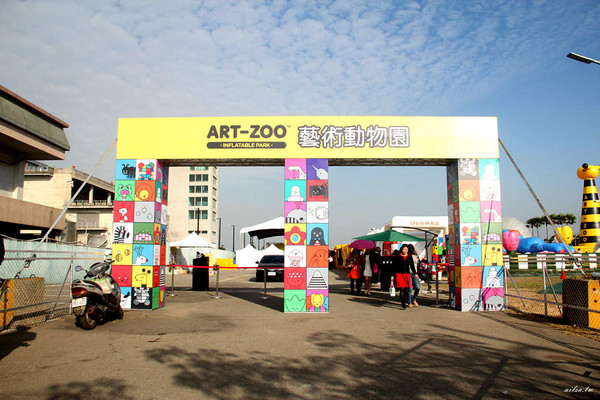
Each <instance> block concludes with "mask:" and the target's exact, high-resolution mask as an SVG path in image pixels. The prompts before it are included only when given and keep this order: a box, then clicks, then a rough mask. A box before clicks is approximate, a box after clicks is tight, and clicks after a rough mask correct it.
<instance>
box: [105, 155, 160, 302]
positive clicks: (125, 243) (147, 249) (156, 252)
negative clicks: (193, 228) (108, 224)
mask: <svg viewBox="0 0 600 400" xmlns="http://www.w3.org/2000/svg"><path fill="white" fill-rule="evenodd" d="M167 175H168V169H167V168H165V167H163V166H162V165H161V163H160V162H159V161H158V160H117V168H116V178H115V201H114V212H113V246H112V257H113V260H114V261H113V265H112V270H111V275H112V276H113V277H114V278H115V280H116V281H117V282H118V284H119V286H120V287H121V306H122V307H123V308H124V309H156V308H159V307H163V306H164V305H165V284H166V280H165V265H166V258H167V246H166V244H167V243H166V241H167V237H166V236H167V181H168V177H167Z"/></svg>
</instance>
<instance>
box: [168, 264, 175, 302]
mask: <svg viewBox="0 0 600 400" xmlns="http://www.w3.org/2000/svg"><path fill="white" fill-rule="evenodd" d="M174 274H175V264H171V293H170V294H169V296H175V276H174Z"/></svg>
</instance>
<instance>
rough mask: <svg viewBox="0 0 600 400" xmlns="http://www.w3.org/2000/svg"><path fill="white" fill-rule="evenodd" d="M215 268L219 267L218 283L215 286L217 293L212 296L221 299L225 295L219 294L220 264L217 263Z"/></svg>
mask: <svg viewBox="0 0 600 400" xmlns="http://www.w3.org/2000/svg"><path fill="white" fill-rule="evenodd" d="M215 268H216V269H217V284H216V285H215V287H216V292H215V295H214V296H213V297H212V298H213V299H220V298H221V297H223V296H221V295H219V265H218V264H217V265H215Z"/></svg>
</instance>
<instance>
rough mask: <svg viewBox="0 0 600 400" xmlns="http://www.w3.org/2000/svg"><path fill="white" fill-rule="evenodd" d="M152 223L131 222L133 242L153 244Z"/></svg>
mask: <svg viewBox="0 0 600 400" xmlns="http://www.w3.org/2000/svg"><path fill="white" fill-rule="evenodd" d="M153 235H154V224H153V223H152V222H136V223H134V224H133V243H141V244H153V243H154V236H153Z"/></svg>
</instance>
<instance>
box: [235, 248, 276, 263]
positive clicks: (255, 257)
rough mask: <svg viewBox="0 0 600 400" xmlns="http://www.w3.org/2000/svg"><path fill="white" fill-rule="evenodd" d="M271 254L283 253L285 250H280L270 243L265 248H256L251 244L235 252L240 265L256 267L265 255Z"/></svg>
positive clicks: (236, 260)
mask: <svg viewBox="0 0 600 400" xmlns="http://www.w3.org/2000/svg"><path fill="white" fill-rule="evenodd" d="M271 254H281V255H283V250H279V249H278V248H277V247H276V246H275V245H270V246H269V247H267V248H266V249H264V250H256V249H255V248H254V247H252V246H251V245H247V246H246V247H244V248H243V249H241V250H237V251H236V252H235V262H236V264H237V265H239V266H240V267H256V262H257V261H260V259H261V258H263V256H265V255H271Z"/></svg>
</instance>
